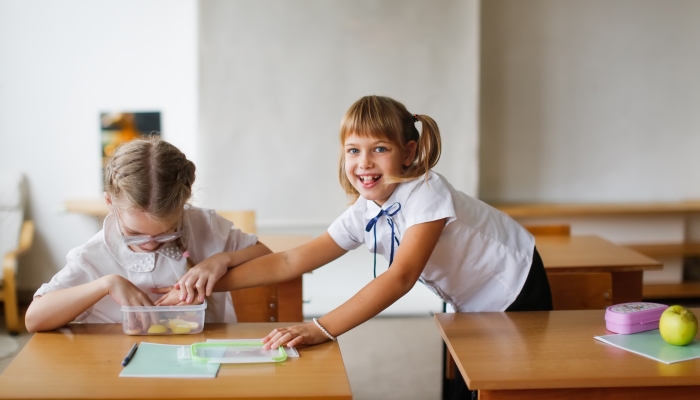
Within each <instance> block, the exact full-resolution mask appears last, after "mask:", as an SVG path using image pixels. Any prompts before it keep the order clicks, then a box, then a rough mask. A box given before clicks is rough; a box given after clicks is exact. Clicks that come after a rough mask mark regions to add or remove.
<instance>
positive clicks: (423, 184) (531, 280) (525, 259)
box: [176, 96, 552, 348]
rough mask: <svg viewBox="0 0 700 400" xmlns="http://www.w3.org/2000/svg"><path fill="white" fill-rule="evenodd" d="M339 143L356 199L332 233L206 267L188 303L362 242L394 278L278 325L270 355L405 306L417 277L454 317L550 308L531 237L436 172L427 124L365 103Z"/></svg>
mask: <svg viewBox="0 0 700 400" xmlns="http://www.w3.org/2000/svg"><path fill="white" fill-rule="evenodd" d="M416 122H420V123H421V124H422V128H423V129H422V134H419V133H418V130H417V129H416V126H415V123H416ZM340 141H341V145H342V149H343V152H342V156H341V157H340V171H339V176H340V184H341V186H342V187H343V189H345V191H346V192H347V193H348V195H349V196H351V197H352V198H353V199H354V200H355V202H354V204H353V205H352V206H351V207H350V208H348V209H347V210H346V211H345V212H344V213H343V214H342V215H341V216H340V217H339V218H338V219H337V220H336V221H335V222H333V224H332V225H331V226H330V227H329V228H328V231H327V232H326V233H324V234H322V235H321V236H319V237H317V238H315V239H314V240H312V241H311V242H309V243H307V244H305V245H303V246H300V247H298V248H295V249H292V250H288V251H285V252H282V253H275V254H271V255H268V256H265V257H261V258H259V259H256V260H253V261H251V262H248V263H245V264H243V265H241V266H238V267H236V268H233V269H231V270H230V271H228V272H226V271H227V267H230V266H232V265H234V264H235V263H234V262H233V261H234V260H230V259H229V257H230V255H228V254H218V255H215V256H213V257H211V258H209V259H207V260H204V261H203V262H202V263H201V264H199V265H198V266H196V267H195V268H193V269H192V270H190V271H189V272H188V273H187V274H185V275H184V276H183V277H182V278H181V279H180V281H179V283H178V285H176V288H177V287H179V288H181V290H182V291H183V294H182V295H181V296H182V297H181V299H183V300H185V301H187V302H189V301H192V300H193V299H194V298H195V296H198V297H199V298H202V296H204V295H205V294H207V295H208V294H209V293H211V290H212V289H213V290H215V291H219V290H232V289H239V288H245V287H250V286H259V285H265V284H269V283H273V282H283V281H286V280H290V279H292V278H295V277H298V276H300V275H301V274H303V273H305V272H309V271H312V270H314V269H316V268H318V267H320V266H322V265H324V264H327V263H328V262H330V261H333V260H335V259H336V258H338V257H340V256H342V255H343V254H345V253H346V252H347V251H349V250H352V249H355V248H357V247H359V246H360V245H362V244H363V243H364V244H366V245H367V247H368V249H369V250H370V251H372V252H374V253H375V257H376V254H377V253H379V254H381V255H383V256H384V257H385V258H386V259H387V260H389V265H390V268H389V270H387V271H386V272H384V273H383V274H381V275H379V276H376V271H375V276H376V279H374V280H373V281H372V282H370V283H369V284H367V285H366V286H365V287H364V288H363V289H361V290H360V291H359V292H358V293H357V294H355V295H354V296H353V297H352V298H351V299H350V300H348V301H347V302H345V303H344V304H342V305H341V306H339V307H338V308H336V309H335V310H333V311H331V312H330V313H328V314H326V315H324V316H322V317H321V318H318V319H315V318H314V320H313V322H312V323H306V324H301V325H296V326H291V327H288V328H280V329H275V330H274V331H272V333H270V334H269V335H268V336H267V337H266V338H265V339H264V341H265V342H266V343H267V344H266V346H267V347H273V348H274V347H277V346H280V345H285V344H286V345H288V346H295V345H298V344H316V343H321V342H324V341H327V340H335V338H336V337H337V336H338V335H341V334H343V333H345V332H347V331H348V330H350V329H352V328H354V327H356V326H358V325H360V324H361V323H363V322H365V321H367V320H368V319H370V318H372V317H373V316H375V315H377V314H378V313H379V312H381V311H382V310H384V309H385V308H387V307H388V306H389V305H391V304H392V303H394V302H395V301H396V300H398V299H399V298H401V297H402V296H403V295H405V294H406V293H407V292H408V291H409V290H410V289H411V288H412V287H413V286H414V284H415V283H416V281H420V282H422V283H423V284H425V285H426V286H428V287H429V288H430V289H431V290H432V291H433V292H435V294H437V295H438V296H439V297H440V298H442V299H443V300H444V301H445V302H446V303H448V304H450V305H451V306H452V308H454V310H456V311H458V312H477V311H518V310H550V309H551V308H552V299H551V294H550V290H549V283H548V281H547V276H546V274H545V271H544V266H543V265H542V260H541V259H540V257H539V255H538V253H537V250H536V249H535V240H534V238H533V236H532V235H531V234H530V233H528V232H527V231H526V230H525V229H524V228H523V227H521V226H520V225H519V224H518V223H517V222H515V221H514V220H512V219H511V218H510V217H508V216H507V215H506V214H504V213H502V212H500V211H498V210H496V209H494V208H492V207H490V206H489V205H487V204H485V203H483V202H481V201H479V200H477V199H474V198H472V197H469V196H467V195H466V194H464V193H462V192H459V191H457V190H456V189H455V188H453V187H452V186H451V185H450V184H449V182H447V180H446V179H445V178H444V177H443V176H441V175H440V174H438V173H436V172H434V171H432V170H431V168H433V167H434V166H435V164H437V162H438V159H439V158H440V147H441V143H440V134H439V130H438V127H437V124H436V123H435V121H434V120H433V119H432V118H430V117H428V116H427V115H416V114H411V113H410V112H408V110H406V107H404V105H403V104H401V103H399V102H398V101H396V100H393V99H390V98H387V97H380V96H367V97H363V98H362V99H360V100H358V101H357V102H356V103H355V104H353V105H352V107H350V109H349V110H348V112H347V113H346V114H345V117H344V118H343V121H342V123H341V125H340ZM375 266H376V262H375ZM224 273H225V275H224ZM220 277H221V278H220ZM219 278H220V279H219ZM217 280H218V282H217ZM214 282H216V284H214ZM204 288H205V289H204ZM203 289H204V290H203Z"/></svg>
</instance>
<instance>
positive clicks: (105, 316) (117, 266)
mask: <svg viewBox="0 0 700 400" xmlns="http://www.w3.org/2000/svg"><path fill="white" fill-rule="evenodd" d="M115 221H116V219H115V217H114V214H109V215H107V217H106V218H105V220H104V224H103V228H102V230H101V231H99V232H98V233H97V234H95V236H93V237H92V238H90V240H88V242H87V243H85V244H83V245H82V246H78V247H76V248H74V249H72V250H71V251H70V252H68V255H67V256H66V261H67V263H66V266H65V267H63V269H61V270H60V271H59V272H58V273H57V274H56V275H54V277H53V278H51V281H50V282H49V283H45V284H43V285H41V287H40V288H39V290H37V291H36V293H34V298H36V297H38V296H43V295H44V294H46V293H48V292H51V291H54V290H59V289H66V288H70V287H75V286H78V285H82V284H85V283H88V282H91V281H94V280H96V279H98V278H100V277H103V276H105V275H110V274H117V275H121V276H123V277H124V278H126V279H128V280H129V281H131V282H132V283H133V284H134V285H136V286H137V287H138V288H139V289H141V290H142V291H143V292H144V293H146V294H147V295H148V296H149V297H150V298H151V300H153V301H156V300H157V299H158V298H159V297H160V296H162V295H160V294H155V293H152V292H151V291H150V289H151V288H157V287H167V286H173V285H174V284H175V283H176V282H177V281H178V280H179V279H180V277H181V276H182V275H184V274H185V272H186V271H187V260H186V258H184V257H183V256H182V251H181V250H180V248H179V247H178V246H177V245H176V244H175V242H167V243H164V244H163V245H162V246H160V247H159V248H158V250H156V251H155V252H147V253H138V252H134V251H132V250H131V249H130V248H129V247H128V246H127V245H125V244H124V242H123V241H122V239H121V237H120V235H119V232H118V230H117V227H116V222H115ZM182 229H183V233H182V236H181V239H182V243H183V244H184V246H185V248H186V249H187V251H188V252H189V258H190V259H191V260H192V261H193V262H194V263H195V264H197V263H198V262H201V261H203V260H204V259H205V258H207V257H209V256H212V255H214V254H217V253H220V252H224V251H236V250H241V249H244V248H246V247H248V246H252V245H254V244H255V243H256V242H257V240H258V238H257V237H256V236H255V235H251V234H247V233H243V232H242V231H241V230H239V229H237V228H235V227H234V226H233V224H232V223H231V222H230V221H228V220H226V219H224V218H223V217H221V216H220V215H218V214H217V213H216V212H215V211H214V210H208V209H201V208H197V207H191V206H189V205H188V206H185V210H184V213H183V227H182ZM120 307H121V306H120V305H119V304H118V303H117V302H116V301H114V299H112V298H111V297H110V296H105V297H103V298H102V299H101V300H100V301H98V302H97V303H95V305H93V306H92V307H90V308H89V309H88V310H86V311H85V312H84V313H82V314H80V315H79V316H78V317H77V318H76V319H75V321H74V322H85V323H121V322H122V313H121V311H120V310H119V309H120ZM205 322H236V314H235V311H234V309H233V303H232V301H231V294H230V293H229V292H222V293H214V294H213V295H212V296H211V297H209V298H208V299H207V310H206V315H205Z"/></svg>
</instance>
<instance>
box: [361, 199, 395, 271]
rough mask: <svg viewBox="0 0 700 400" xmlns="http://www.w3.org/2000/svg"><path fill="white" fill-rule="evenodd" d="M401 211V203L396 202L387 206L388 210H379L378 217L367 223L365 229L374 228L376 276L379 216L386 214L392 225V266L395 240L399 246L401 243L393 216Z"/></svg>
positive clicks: (390, 259)
mask: <svg viewBox="0 0 700 400" xmlns="http://www.w3.org/2000/svg"><path fill="white" fill-rule="evenodd" d="M394 206H397V207H396V210H394V211H391V209H392V208H394ZM399 211H401V204H400V203H398V202H396V203H394V204H392V205H390V206H389V207H387V208H386V210H384V209H382V210H380V211H379V214H377V216H376V217H374V218H372V219H371V220H369V222H368V223H367V227H366V228H365V231H367V232H369V231H370V230H371V229H374V277H375V278H376V277H377V221H379V218H381V217H382V215H386V222H387V224H389V226H390V227H391V255H390V257H389V266H390V267H391V263H393V262H394V241H396V245H397V246H399V245H401V243H399V239H397V238H396V235H395V234H394V220H393V218H391V217H393V216H394V215H396V213H397V212H399Z"/></svg>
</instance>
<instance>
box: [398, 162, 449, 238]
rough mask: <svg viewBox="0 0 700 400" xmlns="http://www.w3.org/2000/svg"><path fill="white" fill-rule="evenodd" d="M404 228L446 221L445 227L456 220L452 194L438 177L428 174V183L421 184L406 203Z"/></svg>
mask: <svg viewBox="0 0 700 400" xmlns="http://www.w3.org/2000/svg"><path fill="white" fill-rule="evenodd" d="M404 216H405V218H406V228H409V227H411V226H413V225H417V224H422V223H424V222H430V221H437V220H439V219H445V218H446V219H447V222H446V223H445V225H446V226H447V224H449V223H450V222H452V221H454V220H455V219H456V218H457V213H456V212H455V207H454V204H453V203H452V193H451V192H450V189H449V188H448V187H447V185H446V184H445V182H443V181H442V179H440V177H439V176H438V175H437V174H435V173H432V172H430V179H429V180H428V182H421V183H420V184H419V186H417V187H416V189H415V190H414V191H413V193H411V195H410V196H409V198H408V200H407V201H406V211H405V214H404Z"/></svg>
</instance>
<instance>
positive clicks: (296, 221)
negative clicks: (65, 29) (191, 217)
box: [199, 0, 479, 315]
mask: <svg viewBox="0 0 700 400" xmlns="http://www.w3.org/2000/svg"><path fill="white" fill-rule="evenodd" d="M478 3H479V2H478V1H476V0H440V1H431V2H426V1H419V0H410V1H407V0H381V1H377V0H361V1H352V2H350V1H325V0H293V1H290V0H263V1H255V2H251V1H244V0H240V1H205V2H201V3H200V18H201V19H200V70H201V74H200V78H201V80H200V84H201V87H200V103H199V104H200V142H199V147H200V149H201V161H202V162H201V164H200V167H201V168H200V170H201V171H202V173H201V174H200V175H199V179H200V184H201V187H200V188H201V189H200V193H199V195H200V198H201V199H202V201H203V203H205V204H207V205H210V206H213V207H214V208H217V209H241V208H251V209H255V210H256V211H257V213H258V214H257V215H258V225H259V227H260V231H261V232H265V233H279V232H285V233H289V232H304V233H312V234H319V233H321V232H323V230H324V229H325V228H327V226H328V225H329V224H330V223H331V222H332V221H333V220H334V219H335V218H336V217H337V216H338V215H340V213H341V212H342V210H343V209H344V208H345V207H346V206H347V198H346V197H345V195H344V193H343V192H342V190H341V188H340V185H339V184H338V178H337V174H338V171H337V165H338V156H339V151H340V143H339V140H338V126H339V123H340V119H341V118H342V116H343V114H344V113H345V111H346V110H347V109H348V108H349V107H350V105H351V104H352V103H353V102H354V101H356V100H357V99H359V98H360V97H362V96H364V95H368V94H380V95H388V96H391V97H394V98H396V99H397V100H399V101H401V102H403V103H404V104H405V105H406V106H407V108H408V109H409V111H411V112H414V113H420V114H427V115H430V116H431V117H433V118H434V119H435V120H436V121H437V122H438V124H439V126H440V128H441V131H442V134H443V145H444V147H443V149H444V150H443V157H442V159H441V161H440V163H439V165H438V167H437V170H438V171H440V172H441V173H443V174H444V175H445V176H446V177H447V178H448V179H449V180H450V181H451V182H452V183H453V185H454V186H455V187H457V188H459V189H461V190H463V191H465V192H466V193H469V194H475V192H476V186H477V175H478V174H477V144H478V118H477V99H478V29H479V23H478V14H479V11H478ZM380 258H381V257H380ZM382 264H383V265H384V267H383V268H378V271H379V272H381V271H383V270H384V269H385V268H386V262H383V260H382ZM371 279H372V256H371V254H369V253H368V252H367V250H366V249H360V250H358V251H355V252H351V253H350V254H349V255H348V256H345V257H343V258H341V259H340V260H339V261H338V262H335V263H332V264H331V265H330V266H327V267H325V268H321V269H320V270H317V271H314V273H313V274H311V275H308V276H306V277H305V280H304V295H305V297H306V298H307V299H309V300H311V302H310V303H309V304H307V305H306V306H305V308H304V312H305V314H307V315H318V314H322V313H324V312H327V311H328V310H330V309H332V308H334V307H335V306H337V305H339V304H340V303H342V302H343V301H345V300H347V299H348V298H349V297H350V296H351V295H352V294H354V293H355V292H356V291H357V290H359V288H361V287H362V286H363V285H364V284H366V283H367V282H369V281H370V280H371ZM441 304H442V303H441V302H440V301H439V300H438V299H437V297H436V296H435V295H433V294H432V293H430V292H428V290H427V289H424V288H419V289H418V290H417V291H416V292H413V293H411V295H409V296H408V297H407V298H405V299H403V300H402V301H401V302H399V303H398V304H396V305H395V306H393V307H392V308H391V309H389V310H388V313H419V312H427V311H429V310H435V309H439V308H440V307H441Z"/></svg>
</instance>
